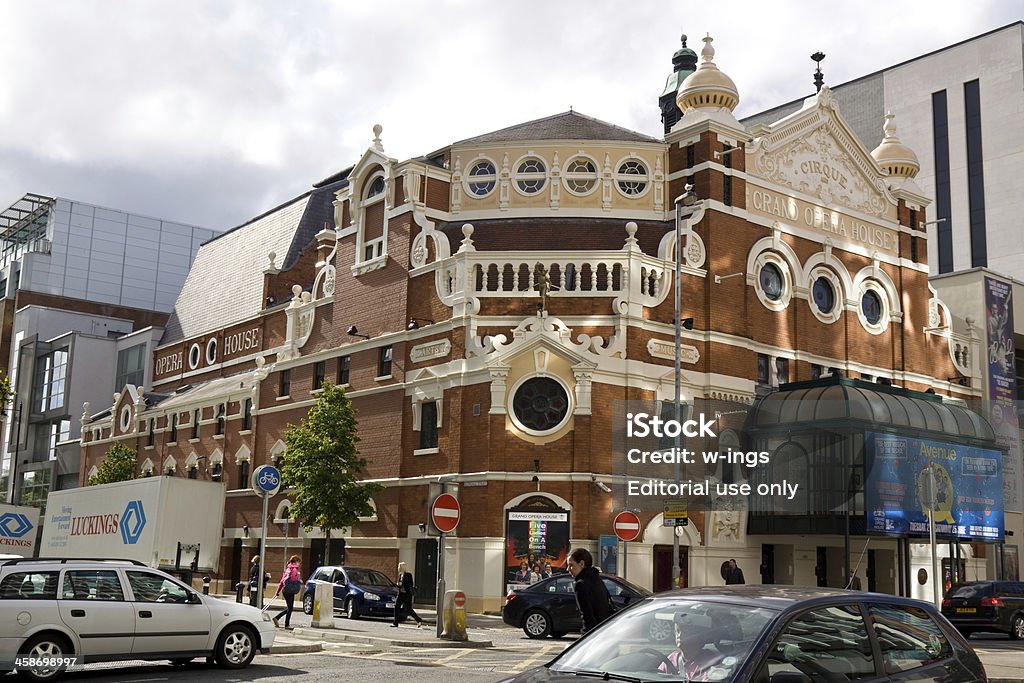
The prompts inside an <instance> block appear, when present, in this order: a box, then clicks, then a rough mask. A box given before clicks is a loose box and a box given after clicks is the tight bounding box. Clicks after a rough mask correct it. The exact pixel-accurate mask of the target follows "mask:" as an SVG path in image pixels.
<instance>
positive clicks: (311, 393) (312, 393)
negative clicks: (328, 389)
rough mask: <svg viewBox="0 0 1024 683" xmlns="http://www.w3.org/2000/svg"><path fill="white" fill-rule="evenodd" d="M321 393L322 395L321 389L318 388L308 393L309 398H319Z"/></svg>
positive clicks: (322, 389) (322, 390)
mask: <svg viewBox="0 0 1024 683" xmlns="http://www.w3.org/2000/svg"><path fill="white" fill-rule="evenodd" d="M322 393H324V388H323V387H320V388H319V389H313V390H311V391H310V392H309V394H310V396H319V395H320V394H322Z"/></svg>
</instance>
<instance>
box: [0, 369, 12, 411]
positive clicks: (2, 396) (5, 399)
mask: <svg viewBox="0 0 1024 683" xmlns="http://www.w3.org/2000/svg"><path fill="white" fill-rule="evenodd" d="M12 398H14V390H13V389H12V388H11V378H10V377H8V376H7V375H4V376H3V377H0V405H2V406H4V407H6V406H7V404H8V403H10V402H11V399H12Z"/></svg>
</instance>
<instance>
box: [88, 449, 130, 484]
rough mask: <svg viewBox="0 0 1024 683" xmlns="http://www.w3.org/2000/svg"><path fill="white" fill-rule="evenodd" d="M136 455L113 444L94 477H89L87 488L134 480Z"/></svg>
mask: <svg viewBox="0 0 1024 683" xmlns="http://www.w3.org/2000/svg"><path fill="white" fill-rule="evenodd" d="M136 455H137V454H136V453H135V451H133V450H132V449H131V448H128V447H127V446H125V445H124V444H123V443H115V444H114V445H113V446H111V447H110V450H108V451H107V455H106V457H105V458H103V462H101V463H100V466H99V468H98V471H97V472H96V476H94V477H89V486H94V485H96V484H113V483H114V482H115V481H128V480H129V479H134V478H135V460H136Z"/></svg>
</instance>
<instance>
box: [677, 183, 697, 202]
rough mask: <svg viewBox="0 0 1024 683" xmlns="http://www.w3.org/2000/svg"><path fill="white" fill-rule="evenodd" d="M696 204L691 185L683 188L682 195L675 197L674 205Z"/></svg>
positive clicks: (695, 194)
mask: <svg viewBox="0 0 1024 683" xmlns="http://www.w3.org/2000/svg"><path fill="white" fill-rule="evenodd" d="M696 203H697V193H696V192H694V191H693V185H686V186H684V187H683V193H682V194H681V195H679V196H678V197H676V204H681V205H683V206H693V205H694V204H696Z"/></svg>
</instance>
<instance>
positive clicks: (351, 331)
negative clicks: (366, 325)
mask: <svg viewBox="0 0 1024 683" xmlns="http://www.w3.org/2000/svg"><path fill="white" fill-rule="evenodd" d="M347 331H348V333H349V334H359V329H358V328H357V327H356V326H355V325H351V326H349V328H348V330H347Z"/></svg>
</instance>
